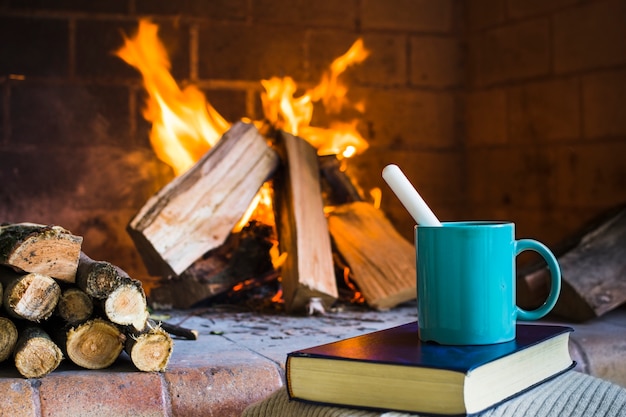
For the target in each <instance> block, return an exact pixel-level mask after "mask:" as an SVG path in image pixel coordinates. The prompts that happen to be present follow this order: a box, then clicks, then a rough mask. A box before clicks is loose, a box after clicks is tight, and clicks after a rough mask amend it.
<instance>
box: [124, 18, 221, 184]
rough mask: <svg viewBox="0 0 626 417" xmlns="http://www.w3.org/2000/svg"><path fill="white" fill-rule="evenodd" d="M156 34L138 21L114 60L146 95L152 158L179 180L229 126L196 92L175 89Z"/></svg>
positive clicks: (155, 28) (152, 26) (191, 87)
mask: <svg viewBox="0 0 626 417" xmlns="http://www.w3.org/2000/svg"><path fill="white" fill-rule="evenodd" d="M157 32H158V26H157V25H155V24H153V23H150V22H149V21H147V20H141V21H140V22H139V30H138V32H137V35H136V36H135V37H134V38H133V39H129V38H128V37H124V46H123V47H122V48H121V49H119V50H118V51H117V52H116V54H117V55H118V56H119V57H120V58H122V59H123V60H124V61H126V62H127V63H128V64H130V65H132V66H133V67H135V68H136V69H137V70H139V72H141V75H142V76H143V83H144V87H145V89H146V91H147V93H148V99H147V101H146V106H145V108H144V111H143V116H144V118H145V119H146V120H147V121H149V122H151V123H152V131H151V132H150V142H151V144H152V147H153V148H154V152H155V153H156V155H157V157H158V158H159V159H161V160H162V161H163V162H165V163H166V164H168V165H169V166H171V167H172V169H173V170H174V173H175V174H176V175H180V174H182V173H184V172H185V171H187V170H188V169H189V168H191V167H192V166H193V164H195V163H196V162H197V161H198V160H199V159H200V158H201V157H202V155H204V154H205V153H206V152H207V151H208V150H209V149H210V148H211V146H213V145H215V143H217V141H218V140H219V139H220V138H221V136H222V134H223V133H224V132H225V131H226V130H228V128H229V127H230V124H229V123H228V122H227V121H226V120H225V119H224V118H223V117H222V116H221V115H220V114H219V113H218V112H217V111H216V110H215V109H214V108H213V107H212V106H211V105H210V104H209V103H208V102H207V101H206V98H205V96H204V94H202V92H201V91H200V90H199V89H198V88H197V87H195V86H194V85H189V86H187V87H185V88H183V89H181V88H180V87H179V86H178V84H177V83H176V81H175V80H174V78H173V77H172V75H171V74H170V72H169V70H170V66H171V65H170V61H169V57H168V55H167V52H166V51H165V47H164V46H163V44H162V43H161V41H160V40H159V38H158V36H157Z"/></svg>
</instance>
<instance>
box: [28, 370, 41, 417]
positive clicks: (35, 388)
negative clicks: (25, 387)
mask: <svg viewBox="0 0 626 417" xmlns="http://www.w3.org/2000/svg"><path fill="white" fill-rule="evenodd" d="M29 382H30V387H31V392H30V396H31V398H32V402H33V408H34V411H35V416H37V417H41V416H42V414H41V391H40V390H39V387H41V380H39V379H31V380H29Z"/></svg>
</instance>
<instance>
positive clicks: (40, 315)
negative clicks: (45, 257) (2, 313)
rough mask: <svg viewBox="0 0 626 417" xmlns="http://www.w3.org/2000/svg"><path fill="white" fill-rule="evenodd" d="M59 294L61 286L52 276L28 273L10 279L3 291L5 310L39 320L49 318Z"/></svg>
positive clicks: (32, 319) (27, 318)
mask: <svg viewBox="0 0 626 417" xmlns="http://www.w3.org/2000/svg"><path fill="white" fill-rule="evenodd" d="M60 296H61V288H60V287H59V284H57V283H56V282H55V281H54V280H53V279H52V278H50V277H48V276H45V275H41V274H37V273H30V274H26V275H22V276H19V277H17V278H15V279H14V280H13V281H11V282H10V283H9V284H8V285H7V287H6V290H5V291H4V304H5V310H7V311H8V312H9V313H10V314H11V315H13V316H15V317H17V318H22V319H25V320H29V321H34V322H39V321H41V320H46V319H47V318H49V317H50V316H51V315H52V313H53V312H54V309H55V308H56V305H57V303H58V301H59V297H60Z"/></svg>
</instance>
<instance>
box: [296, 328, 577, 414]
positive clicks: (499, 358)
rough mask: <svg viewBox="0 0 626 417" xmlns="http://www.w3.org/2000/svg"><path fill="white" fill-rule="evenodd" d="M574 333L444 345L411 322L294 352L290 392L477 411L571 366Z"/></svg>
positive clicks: (394, 406) (382, 405)
mask: <svg viewBox="0 0 626 417" xmlns="http://www.w3.org/2000/svg"><path fill="white" fill-rule="evenodd" d="M572 330H573V329H572V328H570V327H565V326H556V325H539V324H517V337H516V339H515V340H513V341H511V342H506V343H499V344H493V345H478V346H444V345H438V344H435V343H425V342H422V341H420V339H419V337H418V325H417V322H412V323H408V324H404V325H401V326H397V327H393V328H390V329H386V330H380V331H377V332H373V333H368V334H364V335H361V336H356V337H352V338H348V339H344V340H340V341H337V342H332V343H328V344H324V345H320V346H316V347H311V348H308V349H303V350H298V351H295V352H291V353H289V354H288V355H287V365H286V368H287V369H286V375H287V391H288V393H289V396H290V398H292V399H296V400H303V401H309V402H315V403H323V404H332V405H343V406H348V407H358V408H369V409H382V410H396V411H407V412H414V413H427V414H439V415H471V414H476V413H479V412H481V411H484V410H486V409H488V408H490V407H492V406H494V405H496V404H498V403H500V402H502V401H505V400H507V399H509V398H512V397H514V396H516V395H518V394H520V393H521V392H524V391H526V390H528V389H530V388H532V387H535V386H536V385H538V384H541V383H542V382H544V381H546V380H548V379H550V378H552V377H554V376H556V375H558V374H560V373H562V372H565V371H566V370H568V369H571V368H573V367H574V365H575V363H574V362H573V361H572V358H571V356H570V353H569V349H568V342H569V335H570V332H571V331H572Z"/></svg>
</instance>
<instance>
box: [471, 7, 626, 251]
mask: <svg viewBox="0 0 626 417" xmlns="http://www.w3.org/2000/svg"><path fill="white" fill-rule="evenodd" d="M468 6H469V7H468V13H467V16H468V20H467V23H468V56H467V62H468V66H467V74H468V79H467V81H468V82H467V100H466V103H465V104H466V111H465V115H466V146H467V154H466V155H467V158H466V162H467V175H468V194H467V196H468V201H467V203H468V208H469V211H468V212H469V213H470V215H471V216H473V217H476V216H478V217H492V218H508V219H512V220H515V221H516V222H517V223H518V235H526V236H532V237H537V238H540V239H542V240H544V241H546V242H549V243H554V242H557V241H559V240H560V239H562V238H563V237H564V235H567V234H569V233H571V232H572V231H574V230H575V229H576V228H577V227H579V226H580V225H581V223H582V222H584V221H586V220H588V219H589V218H591V217H593V216H595V215H596V214H598V213H599V212H601V211H603V210H604V209H606V208H609V207H612V206H614V205H617V204H621V203H624V202H626V118H625V117H624V116H625V115H626V113H625V112H624V109H625V108H626V3H625V2H624V1H621V0H593V1H574V0H553V1H527V0H474V1H470V2H469V3H468Z"/></svg>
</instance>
